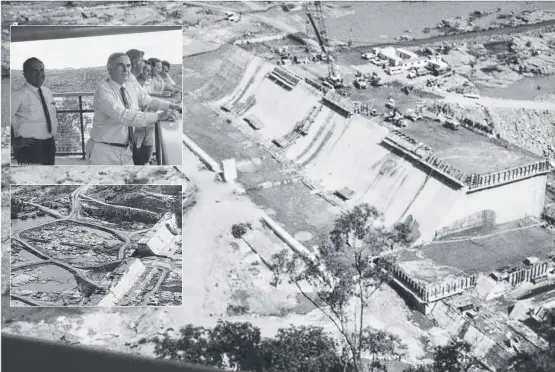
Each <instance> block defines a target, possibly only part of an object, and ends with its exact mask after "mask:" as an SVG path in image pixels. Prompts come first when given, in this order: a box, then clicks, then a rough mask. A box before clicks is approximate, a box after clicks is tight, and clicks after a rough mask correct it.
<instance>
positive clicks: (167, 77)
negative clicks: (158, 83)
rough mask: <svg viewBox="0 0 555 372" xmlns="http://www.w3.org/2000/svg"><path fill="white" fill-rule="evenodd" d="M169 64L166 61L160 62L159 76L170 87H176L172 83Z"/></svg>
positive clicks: (173, 82)
mask: <svg viewBox="0 0 555 372" xmlns="http://www.w3.org/2000/svg"><path fill="white" fill-rule="evenodd" d="M170 67H171V65H170V63H169V62H168V61H162V71H161V72H160V76H162V79H164V81H165V82H166V83H168V84H170V85H176V84H175V81H173V79H172V77H171V76H170Z"/></svg>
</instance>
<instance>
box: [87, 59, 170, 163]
mask: <svg viewBox="0 0 555 372" xmlns="http://www.w3.org/2000/svg"><path fill="white" fill-rule="evenodd" d="M107 68H108V73H109V75H110V77H109V78H108V79H106V80H104V81H103V82H102V83H101V84H100V85H99V86H98V88H97V89H96V91H95V92H94V99H93V106H94V118H93V127H92V130H91V135H90V139H89V141H88V142H87V149H86V150H87V159H88V160H89V164H92V165H133V151H132V149H133V128H144V127H147V126H152V125H154V123H156V122H157V121H159V120H165V119H166V118H167V117H168V108H169V105H168V104H167V103H166V104H163V105H160V106H159V107H156V108H155V109H160V110H161V111H160V112H159V113H156V112H142V111H141V110H140V107H141V106H147V105H149V104H151V103H152V97H150V96H149V95H148V94H146V93H145V92H144V90H142V89H138V88H137V85H136V84H133V83H130V82H129V77H130V75H131V60H130V59H129V57H128V56H127V54H125V53H113V54H112V55H110V57H109V58H108V63H107ZM153 109H154V107H153ZM162 110H164V111H162Z"/></svg>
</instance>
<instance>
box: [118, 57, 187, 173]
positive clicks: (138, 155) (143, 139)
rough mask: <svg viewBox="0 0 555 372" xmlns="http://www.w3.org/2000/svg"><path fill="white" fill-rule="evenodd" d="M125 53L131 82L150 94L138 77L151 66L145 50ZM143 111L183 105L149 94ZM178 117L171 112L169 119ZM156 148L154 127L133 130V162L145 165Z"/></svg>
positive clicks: (146, 93) (179, 107)
mask: <svg viewBox="0 0 555 372" xmlns="http://www.w3.org/2000/svg"><path fill="white" fill-rule="evenodd" d="M125 54H127V56H128V57H129V60H130V61H131V74H130V75H129V83H132V84H134V85H135V87H136V89H137V90H140V91H142V94H145V95H147V96H148V92H147V91H146V90H145V88H144V87H143V86H142V85H141V84H140V83H139V81H138V80H137V78H139V77H140V76H141V75H143V73H144V68H145V67H150V66H149V65H147V64H146V63H145V60H144V58H143V57H144V52H143V51H140V50H137V49H130V50H128V51H127V52H126V53H125ZM140 107H141V109H142V110H143V111H156V110H158V109H160V108H169V109H172V110H181V105H176V104H173V103H171V102H167V101H164V100H161V99H157V98H153V97H150V96H149V99H147V100H145V101H144V102H143V104H142V105H140ZM175 118H177V114H176V113H171V114H170V115H169V119H174V120H175ZM153 149H154V127H153V126H149V127H145V128H135V130H134V132H133V162H134V163H135V165H145V164H148V162H149V161H150V158H151V156H152V152H153Z"/></svg>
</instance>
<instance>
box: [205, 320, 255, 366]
mask: <svg viewBox="0 0 555 372" xmlns="http://www.w3.org/2000/svg"><path fill="white" fill-rule="evenodd" d="M260 340H261V336H260V329H259V328H258V327H255V326H253V325H252V324H250V323H232V322H227V321H225V322H224V321H221V320H220V321H218V324H217V325H216V327H214V329H212V331H211V333H210V348H209V352H210V353H209V354H210V356H211V358H212V361H213V363H215V364H212V365H216V366H217V367H219V368H224V367H236V368H237V369H239V370H243V371H245V370H248V371H258V370H260V355H259V354H260V352H259V350H260Z"/></svg>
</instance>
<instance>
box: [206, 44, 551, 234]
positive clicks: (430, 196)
mask: <svg viewBox="0 0 555 372" xmlns="http://www.w3.org/2000/svg"><path fill="white" fill-rule="evenodd" d="M226 59H227V57H226ZM229 59H230V63H231V65H232V66H235V67H233V68H234V69H238V68H239V67H240V68H241V69H242V70H241V71H242V73H243V75H242V76H241V77H240V78H239V77H237V76H235V75H233V76H232V77H231V78H230V79H232V80H233V81H234V84H235V86H234V88H232V89H231V90H228V92H230V93H228V94H227V95H226V96H224V97H223V98H221V99H218V100H216V101H214V100H213V101H212V103H213V104H214V105H220V106H221V105H226V106H227V107H231V109H232V110H233V107H234V106H240V105H241V104H246V103H248V102H250V103H251V105H249V106H248V109H247V110H242V111H244V112H242V113H241V115H243V116H247V115H255V116H256V117H257V118H258V119H259V120H260V122H261V123H263V127H261V128H260V129H259V130H257V131H256V137H257V138H258V140H261V141H262V142H265V143H269V142H270V141H272V140H276V139H281V138H285V136H286V135H287V134H291V133H293V131H294V129H295V127H296V125H297V123H299V122H302V121H303V120H305V119H307V117H309V116H310V114H311V113H312V112H313V110H314V106H317V107H320V106H321V108H320V109H319V112H318V113H317V114H316V116H315V117H314V122H313V123H312V124H311V125H310V128H309V130H308V131H307V132H306V134H305V135H304V136H303V135H300V134H299V135H295V136H290V137H291V139H292V141H291V142H290V143H287V146H286V147H285V148H282V150H281V155H282V156H283V158H284V160H289V161H291V162H293V163H294V164H296V165H297V166H298V167H299V168H300V169H301V170H302V172H303V174H304V175H305V176H306V177H307V178H308V179H309V180H310V181H311V182H313V183H315V184H316V185H317V186H318V187H319V188H321V189H323V191H326V192H327V193H335V192H336V191H338V190H340V189H343V188H345V187H347V188H349V189H350V190H352V191H353V192H354V196H353V197H352V198H350V199H349V200H348V201H346V206H347V207H348V208H351V207H353V206H354V205H357V204H360V203H369V204H370V205H373V206H375V207H377V208H378V209H379V210H381V211H382V212H383V213H384V217H385V222H386V225H388V226H391V225H393V224H394V223H395V222H398V221H402V220H404V219H405V218H406V217H407V216H409V215H412V216H413V217H414V218H415V219H416V220H417V221H418V223H419V225H420V231H421V238H420V242H425V241H430V240H433V238H434V237H435V232H436V231H437V230H439V229H441V228H443V227H446V226H450V225H452V224H453V223H454V222H456V221H460V220H461V219H463V218H467V217H468V216H472V215H474V214H476V213H478V212H480V211H483V210H485V209H487V210H492V211H494V212H495V214H496V218H497V219H496V223H503V222H508V221H513V220H517V219H521V218H524V217H526V216H539V215H540V213H541V210H542V208H543V201H544V195H545V179H546V177H545V176H544V175H539V176H532V177H531V178H529V179H526V180H522V181H518V182H513V183H509V184H505V185H502V186H499V185H498V186H497V187H492V188H488V189H483V190H480V191H473V190H470V191H468V188H467V187H466V186H465V185H464V183H461V182H454V181H452V180H451V181H450V180H449V179H448V177H447V176H442V174H439V173H436V172H435V171H433V170H432V168H431V167H430V166H429V165H428V166H427V165H425V164H423V163H421V162H419V161H418V160H416V159H417V158H418V156H416V157H414V156H413V157H412V158H411V157H410V156H409V155H408V154H406V153H404V152H402V151H398V150H395V149H394V148H392V147H391V146H388V145H386V144H385V143H384V141H383V140H384V138H385V137H386V136H387V134H388V130H387V129H386V128H384V127H382V126H380V125H378V124H377V123H376V122H374V121H372V120H369V119H367V118H364V117H362V116H360V115H353V116H351V117H350V118H346V117H345V115H344V114H343V113H340V112H338V111H337V112H336V111H334V109H333V108H332V107H328V106H323V105H322V97H323V96H322V94H323V93H322V92H319V91H317V90H315V89H313V88H312V87H310V86H309V85H308V84H307V83H306V82H304V81H299V82H298V83H297V84H296V85H294V84H292V85H290V86H288V87H287V89H286V87H284V86H283V84H278V83H276V81H272V80H271V79H269V78H268V74H270V73H272V72H274V69H275V66H274V65H272V64H271V63H269V62H267V61H265V60H263V59H260V58H258V57H253V56H252V55H249V54H248V53H247V54H245V52H244V51H241V52H234V53H231V54H230V57H229ZM220 75H221V74H218V75H217V76H215V77H213V78H211V79H208V80H209V81H211V80H216V84H217V83H218V82H219V80H218V79H219V77H220ZM220 83H221V82H220ZM228 83H229V82H225V84H224V85H225V86H226V87H227V86H228V85H229V84H228ZM210 85H211V86H212V87H213V86H214V85H215V84H214V82H213V81H211V82H210ZM484 161H487V160H484ZM445 167H447V168H448V169H450V168H452V167H451V166H450V165H449V164H445ZM440 168H442V167H440ZM442 171H444V170H443V168H442V169H440V170H438V172H440V173H441V172H442ZM498 178H499V177H498ZM492 185H493V184H492ZM515 195H518V198H515ZM509 200H510V201H511V202H510V203H508V202H507V201H509Z"/></svg>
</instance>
